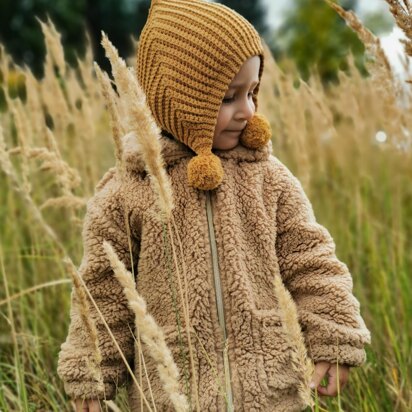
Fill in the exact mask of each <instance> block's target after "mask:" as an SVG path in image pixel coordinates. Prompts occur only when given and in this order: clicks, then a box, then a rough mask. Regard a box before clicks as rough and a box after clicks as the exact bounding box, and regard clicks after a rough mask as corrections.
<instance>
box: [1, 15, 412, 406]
mask: <svg viewBox="0 0 412 412" xmlns="http://www.w3.org/2000/svg"><path fill="white" fill-rule="evenodd" d="M344 17H346V18H347V19H348V21H349V22H351V23H352V26H353V27H354V28H355V29H356V30H357V32H358V33H359V36H360V37H361V39H362V41H363V42H364V44H365V53H366V57H367V61H368V71H369V76H367V77H362V76H361V75H360V74H359V72H358V70H357V69H356V68H355V66H354V64H353V63H352V59H351V57H350V56H348V61H349V67H350V69H349V71H348V72H347V73H343V72H341V73H340V74H339V82H338V83H336V84H331V85H329V86H327V87H325V86H323V85H322V83H321V81H320V79H319V78H318V77H317V75H316V73H314V74H313V75H312V77H311V78H310V79H309V80H308V81H307V82H304V81H303V80H301V79H300V78H299V76H298V74H297V72H296V71H295V70H294V69H293V67H292V66H290V68H288V69H286V68H285V67H284V66H283V69H281V68H280V67H279V65H278V64H277V63H276V62H275V61H274V59H273V58H272V56H271V55H270V52H269V51H268V49H267V50H266V65H265V72H264V78H263V80H262V86H261V88H260V90H261V91H260V96H259V104H260V106H259V111H260V112H262V113H263V114H265V115H266V116H267V117H268V118H269V120H270V122H271V125H272V129H273V150H274V155H275V156H277V157H278V158H279V159H280V160H281V161H282V162H284V163H285V164H286V165H287V166H288V167H289V168H290V169H291V170H292V172H293V173H294V174H295V175H296V176H297V177H298V178H299V179H300V180H301V182H302V183H303V185H304V188H305V190H306V193H307V194H308V196H309V198H310V200H311V202H312V204H313V207H314V211H315V214H316V217H317V219H318V220H319V222H320V223H322V224H323V225H324V226H326V227H327V228H328V230H329V231H330V233H331V234H332V236H333V238H334V240H335V242H336V252H337V256H338V257H339V259H341V260H342V261H343V262H345V263H346V264H347V265H348V267H349V269H350V271H351V273H352V276H353V282H354V294H355V296H356V297H357V298H358V299H359V301H360V303H361V313H362V315H363V317H364V319H365V322H366V324H367V326H368V328H369V329H370V331H371V334H372V344H371V345H370V346H368V347H367V356H368V360H367V363H366V364H365V365H364V366H363V367H362V368H355V369H353V370H352V372H351V377H350V383H349V385H348V386H347V388H345V390H344V391H343V392H342V394H340V396H339V397H337V398H333V399H323V398H321V399H317V400H316V406H315V410H323V411H367V412H369V411H371V412H372V411H376V412H378V411H388V412H389V411H391V412H392V411H410V410H412V384H411V383H412V382H411V380H412V367H411V366H412V346H411V344H412V332H411V331H412V299H411V298H410V290H411V289H412V277H411V270H412V253H411V251H412V184H411V182H412V117H411V115H410V111H411V103H412V93H411V89H410V87H411V86H410V84H409V83H407V82H399V81H397V80H396V79H395V78H394V77H393V74H392V72H391V69H390V67H389V65H388V63H387V61H386V59H385V57H384V56H383V54H382V51H381V50H380V47H379V43H378V41H377V39H376V38H374V36H373V35H372V34H371V33H369V32H367V31H366V29H364V28H363V27H362V26H360V25H359V22H357V21H356V18H355V17H354V16H350V15H346V16H344ZM43 32H44V37H45V42H46V45H47V57H46V60H45V62H44V67H45V76H44V78H42V79H40V80H39V79H36V78H35V77H34V76H33V75H32V73H31V72H30V70H29V69H27V68H21V67H18V66H17V65H15V64H14V63H13V61H12V59H11V58H10V57H9V56H8V54H7V52H6V50H5V49H4V48H2V49H1V50H0V53H1V56H0V165H1V167H0V198H1V201H0V228H1V230H0V278H1V281H0V284H1V289H0V313H1V315H2V316H1V317H0V348H1V350H0V410H1V411H34V410H41V411H52V410H53V411H63V410H67V411H69V410H73V404H71V403H70V402H69V400H68V399H67V397H66V396H65V394H64V390H63V386H62V383H61V382H60V380H59V378H58V376H57V373H56V364H57V354H58V352H59V349H60V345H61V343H62V342H63V341H64V339H65V337H66V334H67V328H68V322H69V309H70V291H71V285H72V281H71V278H70V276H69V273H68V270H67V265H65V264H64V262H63V257H65V256H66V257H67V256H69V257H70V258H71V260H72V261H73V262H74V263H75V265H78V264H79V262H80V260H81V257H82V242H81V227H82V217H83V216H84V212H85V203H86V201H87V199H88V198H90V197H91V196H92V195H93V191H94V187H95V185H96V183H97V182H98V181H99V179H100V178H101V177H102V175H103V174H104V172H105V171H106V170H107V169H108V168H109V167H112V166H114V164H115V161H116V156H115V153H116V145H115V144H113V134H116V131H115V130H114V128H113V127H112V124H111V123H110V110H107V109H106V102H107V100H106V99H105V96H104V94H103V92H102V88H101V84H100V82H99V79H98V78H97V76H96V71H95V68H94V66H93V56H92V55H91V52H90V48H89V52H88V53H87V55H86V56H85V57H83V58H81V59H79V61H78V67H76V68H72V67H69V66H67V65H66V62H65V60H64V52H63V46H62V45H61V42H60V37H59V34H58V33H57V32H56V31H55V29H54V27H53V26H52V25H51V24H43ZM133 61H134V58H133V56H132V57H131V60H130V63H129V64H130V65H133ZM112 114H113V113H112ZM120 131H121V130H120ZM117 133H120V132H119V130H118V131H117ZM106 406H107V407H108V408H109V410H127V409H126V408H127V406H126V400H125V392H124V390H122V391H120V394H119V396H118V398H117V399H116V401H115V402H110V403H109V404H107V405H106Z"/></svg>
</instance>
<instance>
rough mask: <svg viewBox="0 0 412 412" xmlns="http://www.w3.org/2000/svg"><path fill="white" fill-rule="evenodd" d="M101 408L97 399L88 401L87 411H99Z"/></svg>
mask: <svg viewBox="0 0 412 412" xmlns="http://www.w3.org/2000/svg"><path fill="white" fill-rule="evenodd" d="M101 410H102V409H101V408H100V402H99V401H97V400H93V401H89V412H101Z"/></svg>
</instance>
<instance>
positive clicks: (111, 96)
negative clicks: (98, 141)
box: [94, 63, 125, 173]
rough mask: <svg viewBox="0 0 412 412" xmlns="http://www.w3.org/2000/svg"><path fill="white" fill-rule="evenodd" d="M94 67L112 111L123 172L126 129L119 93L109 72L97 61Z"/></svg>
mask: <svg viewBox="0 0 412 412" xmlns="http://www.w3.org/2000/svg"><path fill="white" fill-rule="evenodd" d="M94 68H95V71H96V75H97V78H98V80H99V82H100V85H101V87H102V91H103V96H104V98H105V99H106V105H107V108H108V110H109V113H110V118H111V124H112V133H113V140H114V146H115V156H116V162H117V166H118V167H119V169H120V171H121V173H123V172H124V170H123V163H122V154H123V148H122V142H121V137H122V135H123V134H124V132H125V131H124V129H123V126H122V123H121V116H120V114H119V107H118V102H117V95H116V93H115V92H114V90H113V88H112V85H111V83H110V79H109V76H108V75H107V73H104V72H103V71H102V70H101V69H100V67H99V65H98V64H96V63H95V64H94Z"/></svg>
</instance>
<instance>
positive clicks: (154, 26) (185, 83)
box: [136, 0, 267, 173]
mask: <svg viewBox="0 0 412 412" xmlns="http://www.w3.org/2000/svg"><path fill="white" fill-rule="evenodd" d="M253 56H260V58H261V65H260V70H259V80H260V79H261V76H262V73H263V67H264V55H263V46H262V43H261V39H260V36H259V33H258V32H257V31H256V30H255V28H254V27H253V26H252V24H250V23H249V22H248V21H247V20H246V19H245V18H244V17H243V16H241V15H240V14H238V13H236V12H235V11H234V10H232V9H230V8H229V7H227V6H225V5H222V4H217V3H209V2H206V1H201V0H152V4H151V7H150V10H149V16H148V19H147V22H146V25H145V27H144V28H143V30H142V32H141V35H140V39H139V44H138V51H137V64H136V72H137V78H138V81H139V84H140V85H141V87H142V88H143V90H144V92H145V94H146V98H147V103H148V105H149V107H150V109H151V111H152V114H153V116H154V118H155V120H156V122H157V124H158V125H159V127H160V128H161V129H162V130H165V131H167V132H169V133H171V134H172V135H173V136H174V137H175V138H176V139H177V140H179V141H181V142H182V143H184V144H185V145H187V146H189V147H190V148H191V149H192V150H193V151H194V152H196V153H197V154H198V155H210V154H211V149H212V145H213V134H214V130H215V126H216V121H217V116H218V113H219V109H220V106H221V104H222V100H223V98H224V96H225V93H226V91H227V88H228V86H229V84H230V83H231V81H232V79H233V78H234V77H235V75H236V74H237V73H238V72H239V70H240V68H241V67H242V65H243V64H244V63H245V61H246V60H248V59H249V58H251V57H253ZM257 92H258V87H257V88H256V90H255V96H253V100H254V103H255V106H256V109H257V106H258V102H257V97H256V94H257ZM266 143H267V139H265V140H264V141H263V140H262V145H263V144H266ZM218 172H219V171H216V173H218Z"/></svg>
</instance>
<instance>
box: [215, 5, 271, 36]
mask: <svg viewBox="0 0 412 412" xmlns="http://www.w3.org/2000/svg"><path fill="white" fill-rule="evenodd" d="M216 3H222V4H224V5H225V6H228V7H230V8H231V9H233V10H236V11H237V12H238V13H239V14H241V15H242V16H243V17H244V18H245V19H246V20H248V21H249V22H250V23H252V24H253V26H254V27H255V28H256V30H257V31H258V32H259V34H260V35H261V36H262V37H265V36H267V35H268V34H269V27H268V25H267V21H266V16H267V8H266V7H265V6H264V5H263V3H262V1H261V0H220V1H216Z"/></svg>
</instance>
